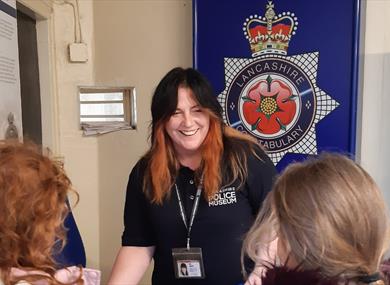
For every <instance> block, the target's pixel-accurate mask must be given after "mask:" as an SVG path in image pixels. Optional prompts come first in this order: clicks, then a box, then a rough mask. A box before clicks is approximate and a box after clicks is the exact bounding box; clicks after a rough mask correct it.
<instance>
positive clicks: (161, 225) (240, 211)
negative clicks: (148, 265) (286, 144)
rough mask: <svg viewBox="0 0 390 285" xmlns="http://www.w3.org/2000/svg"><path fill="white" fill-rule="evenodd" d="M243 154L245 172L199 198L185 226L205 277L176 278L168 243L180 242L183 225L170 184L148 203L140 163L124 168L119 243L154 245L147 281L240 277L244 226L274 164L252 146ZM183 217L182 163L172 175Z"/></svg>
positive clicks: (190, 182) (188, 181)
mask: <svg viewBox="0 0 390 285" xmlns="http://www.w3.org/2000/svg"><path fill="white" fill-rule="evenodd" d="M258 153H259V155H260V157H261V158H262V161H261V160H259V159H257V158H256V157H255V156H254V155H251V156H250V157H249V158H248V178H247V180H246V182H245V184H244V185H243V186H242V188H241V189H237V186H238V183H233V184H232V185H229V186H227V187H223V188H221V189H220V190H219V192H218V193H217V194H216V195H215V196H214V197H213V199H212V200H211V201H207V200H206V199H205V198H204V197H203V195H202V196H201V199H200V201H199V208H198V212H197V214H196V216H195V219H194V223H193V227H192V231H191V247H200V248H202V252H203V262H204V268H205V274H206V278H205V279H191V280H188V279H187V280H184V279H180V280H178V279H176V278H175V274H174V268H173V259H172V248H177V247H185V246H186V236H187V229H186V227H185V226H184V223H183V221H182V218H181V215H180V209H179V204H178V199H177V195H176V192H175V189H171V194H170V197H168V198H167V199H166V200H165V201H164V203H163V205H156V204H152V203H150V201H149V200H148V199H147V198H146V197H145V194H144V193H143V191H142V181H143V176H144V170H145V163H144V162H143V161H142V160H140V161H139V162H138V163H137V164H136V165H135V166H134V168H133V170H132V171H131V174H130V178H129V183H128V186H127V194H126V204H125V211H124V222H125V230H124V232H123V235H122V245H123V246H156V250H155V253H154V257H153V258H154V271H153V278H152V284H153V285H160V284H161V285H175V284H194V285H195V284H204V285H208V284H210V285H216V284H218V285H224V284H226V285H234V284H238V283H240V282H241V281H242V279H243V278H242V275H241V264H240V254H241V246H242V240H243V236H244V234H245V233H246V232H247V231H248V230H249V228H250V226H251V224H252V222H253V221H254V218H255V216H256V214H257V212H258V210H259V207H260V206H261V203H262V201H263V200H264V198H265V196H266V195H267V193H268V192H269V191H270V190H271V187H272V182H273V179H274V176H275V174H276V170H275V167H274V165H273V164H272V162H271V161H270V159H269V158H268V156H267V155H266V154H265V153H264V152H263V151H261V150H259V151H258ZM176 184H177V186H178V189H179V191H180V195H181V198H182V200H183V203H184V207H185V210H186V214H187V217H189V216H190V214H191V210H192V205H193V201H194V198H195V194H196V190H197V189H196V185H195V183H194V172H193V171H192V170H191V169H189V168H187V167H182V168H181V169H180V170H179V175H178V177H177V179H176Z"/></svg>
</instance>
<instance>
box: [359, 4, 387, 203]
mask: <svg viewBox="0 0 390 285" xmlns="http://www.w3.org/2000/svg"><path fill="white" fill-rule="evenodd" d="M389 27H390V1H388V0H367V10H366V27H365V40H364V45H365V51H364V80H363V110H362V111H363V112H362V130H361V131H362V141H361V164H362V166H363V167H364V168H365V169H366V170H367V171H368V172H369V173H370V174H371V175H372V176H373V177H374V179H375V181H376V182H377V183H378V184H379V186H380V187H381V189H382V190H383V192H384V195H385V198H386V200H387V204H388V205H390V173H389V168H388V167H389V165H390V148H389V146H388V144H389V143H390V111H389V107H390V29H389Z"/></svg>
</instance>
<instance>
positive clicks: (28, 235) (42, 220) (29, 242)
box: [0, 142, 71, 278]
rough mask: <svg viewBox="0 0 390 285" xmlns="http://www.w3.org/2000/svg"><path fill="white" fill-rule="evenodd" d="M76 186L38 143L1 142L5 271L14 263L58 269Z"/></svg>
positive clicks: (0, 234) (0, 253)
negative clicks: (70, 198) (68, 199)
mask: <svg viewBox="0 0 390 285" xmlns="http://www.w3.org/2000/svg"><path fill="white" fill-rule="evenodd" d="M70 187H71V183H70V180H69V179H68V177H67V176H66V175H65V173H64V171H63V170H62V168H61V167H60V166H58V165H57V164H56V163H55V162H53V161H52V160H51V159H49V158H48V157H46V156H44V155H42V154H41V152H40V150H39V149H38V147H36V146H34V145H32V144H31V145H25V144H21V143H18V142H0V268H1V271H2V275H4V273H5V272H6V271H7V270H8V269H9V268H11V267H18V268H27V269H29V268H30V269H32V268H35V269H39V270H42V271H45V272H47V273H50V272H52V271H53V270H54V268H53V266H54V262H53V260H52V257H51V256H52V254H53V247H54V245H55V243H57V242H61V241H64V239H65V237H64V229H63V220H64V218H65V216H66V214H67V211H68V209H67V206H66V197H67V193H68V191H69V189H70ZM58 249H60V246H59V248H58ZM8 277H9V276H8ZM2 278H4V276H2Z"/></svg>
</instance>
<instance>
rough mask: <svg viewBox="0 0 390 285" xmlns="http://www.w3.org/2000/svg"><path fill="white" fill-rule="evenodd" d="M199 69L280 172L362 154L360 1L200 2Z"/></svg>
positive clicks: (227, 116)
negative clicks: (318, 157)
mask: <svg viewBox="0 0 390 285" xmlns="http://www.w3.org/2000/svg"><path fill="white" fill-rule="evenodd" d="M193 8H194V9H193V11H194V14H193V17H194V65H195V68H197V69H198V70H199V71H201V72H202V73H204V74H205V75H206V76H207V78H208V79H209V80H210V81H211V83H212V85H213V86H214V88H215V91H216V93H217V95H218V101H219V102H220V104H221V106H222V107H223V110H224V114H223V117H224V120H225V122H226V123H227V124H228V125H230V126H232V127H234V128H236V129H237V130H239V131H241V132H244V133H248V134H250V135H251V136H253V137H255V138H256V139H257V140H258V141H259V143H261V144H262V145H263V146H264V147H265V148H266V150H267V153H268V155H269V156H270V158H271V159H272V161H273V162H274V164H275V165H277V167H278V168H279V169H282V168H283V167H284V166H285V165H287V164H288V163H289V162H290V161H292V160H302V159H304V158H305V157H307V156H308V155H315V154H318V153H319V152H321V151H338V152H343V153H348V154H352V155H353V154H354V153H355V141H356V112H357V93H358V92H357V91H358V90H357V89H358V80H357V78H358V55H359V49H358V42H359V25H360V17H359V13H360V10H361V7H360V1H359V0H343V1H338V0H330V1H310V0H300V1H289V0H278V1H266V0H257V1H253V0H226V1H223V2H220V1H210V0H194V2H193Z"/></svg>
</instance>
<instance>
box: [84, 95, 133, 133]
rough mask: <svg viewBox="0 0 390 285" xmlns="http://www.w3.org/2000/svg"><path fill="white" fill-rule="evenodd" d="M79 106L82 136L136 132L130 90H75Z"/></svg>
mask: <svg viewBox="0 0 390 285" xmlns="http://www.w3.org/2000/svg"><path fill="white" fill-rule="evenodd" d="M79 102H80V127H81V129H82V130H83V131H84V135H98V134H103V133H107V132H112V131H116V130H124V129H126V130H129V129H136V128H137V112H136V93H135V88H134V87H79Z"/></svg>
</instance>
